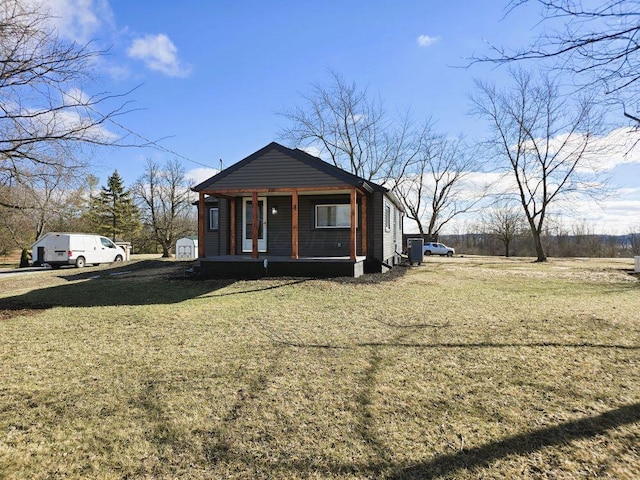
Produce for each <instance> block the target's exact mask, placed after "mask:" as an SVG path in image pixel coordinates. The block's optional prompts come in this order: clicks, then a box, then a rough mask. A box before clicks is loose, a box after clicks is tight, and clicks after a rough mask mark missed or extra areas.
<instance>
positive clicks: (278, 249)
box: [267, 196, 291, 256]
mask: <svg viewBox="0 0 640 480" xmlns="http://www.w3.org/2000/svg"><path fill="white" fill-rule="evenodd" d="M274 206H276V207H278V214H277V215H273V214H272V213H271V208H272V207H274ZM267 253H268V254H269V255H278V256H280V255H282V256H290V255H291V197H280V196H278V197H267Z"/></svg>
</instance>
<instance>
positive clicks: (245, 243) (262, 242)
mask: <svg viewBox="0 0 640 480" xmlns="http://www.w3.org/2000/svg"><path fill="white" fill-rule="evenodd" d="M260 202H262V231H261V232H260V233H262V237H260V234H258V251H259V252H266V251H267V197H258V205H260ZM248 203H251V197H243V198H242V251H243V252H252V251H253V241H252V239H251V237H247V234H249V235H250V234H251V231H247V220H251V219H250V218H249V219H247V204H248ZM258 221H260V215H258ZM258 230H260V229H258Z"/></svg>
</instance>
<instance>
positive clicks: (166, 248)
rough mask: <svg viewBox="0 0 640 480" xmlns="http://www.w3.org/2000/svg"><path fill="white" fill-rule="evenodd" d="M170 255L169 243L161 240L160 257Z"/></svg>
mask: <svg viewBox="0 0 640 480" xmlns="http://www.w3.org/2000/svg"><path fill="white" fill-rule="evenodd" d="M169 257H171V244H166V243H164V242H162V258H169Z"/></svg>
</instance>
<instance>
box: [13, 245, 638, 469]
mask: <svg viewBox="0 0 640 480" xmlns="http://www.w3.org/2000/svg"><path fill="white" fill-rule="evenodd" d="M632 268H633V261H632V259H626V260H621V259H610V260H606V259H605V260H602V259H600V260H580V259H575V260H551V261H550V262H548V263H546V264H536V263H532V262H531V260H530V259H511V260H507V259H503V258H491V257H472V258H452V259H447V258H444V259H441V258H429V259H427V260H426V262H425V263H423V264H422V265H421V266H419V267H412V268H398V269H395V270H394V271H393V272H391V273H388V274H385V275H371V276H365V277H362V278H360V279H333V280H311V279H264V280H259V281H238V282H232V281H196V280H190V279H184V278H182V277H183V268H182V267H180V265H178V264H176V263H173V262H161V261H157V260H155V261H154V260H147V261H141V262H135V263H130V264H125V265H122V266H118V268H117V269H111V268H109V267H98V268H87V269H84V270H76V269H62V270H59V271H56V272H47V273H44V274H38V275H24V276H20V277H12V278H4V279H1V277H0V478H7V479H12V478H63V477H64V478H87V477H89V478H202V479H210V478H246V479H259V478H265V479H267V478H286V479H296V478H300V479H302V478H305V479H315V478H348V479H365V478H391V479H402V478H407V479H418V478H427V479H428V478H468V479H477V478H541V479H547V478H549V479H551V478H553V479H569V478H596V477H597V478H616V479H634V478H640V382H639V379H640V283H639V280H638V277H637V276H634V275H632V272H631V269H632ZM113 273H117V274H116V275H113Z"/></svg>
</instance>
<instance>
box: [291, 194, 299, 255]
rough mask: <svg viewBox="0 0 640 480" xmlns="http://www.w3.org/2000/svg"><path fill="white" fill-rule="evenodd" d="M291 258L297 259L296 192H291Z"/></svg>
mask: <svg viewBox="0 0 640 480" xmlns="http://www.w3.org/2000/svg"><path fill="white" fill-rule="evenodd" d="M291 258H299V252H298V191H297V190H294V191H293V192H291Z"/></svg>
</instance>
